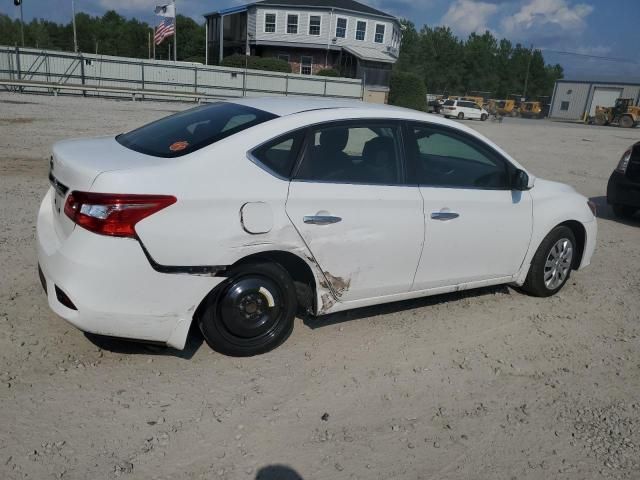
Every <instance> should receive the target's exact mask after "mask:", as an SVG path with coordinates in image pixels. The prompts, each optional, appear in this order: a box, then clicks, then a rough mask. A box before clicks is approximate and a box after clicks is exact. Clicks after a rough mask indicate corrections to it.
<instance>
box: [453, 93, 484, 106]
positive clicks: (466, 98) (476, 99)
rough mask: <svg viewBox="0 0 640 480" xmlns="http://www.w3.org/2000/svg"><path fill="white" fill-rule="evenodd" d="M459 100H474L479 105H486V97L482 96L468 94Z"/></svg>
mask: <svg viewBox="0 0 640 480" xmlns="http://www.w3.org/2000/svg"><path fill="white" fill-rule="evenodd" d="M459 100H466V101H467V102H473V103H475V104H476V105H478V106H479V107H482V106H484V98H482V97H471V96H466V97H460V99H459Z"/></svg>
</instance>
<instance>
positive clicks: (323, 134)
mask: <svg viewBox="0 0 640 480" xmlns="http://www.w3.org/2000/svg"><path fill="white" fill-rule="evenodd" d="M399 143H400V142H399V127H398V126H397V125H396V124H387V123H377V122H372V123H369V122H367V121H364V122H363V123H360V122H357V123H356V122H354V123H349V124H345V125H336V126H327V127H323V128H319V129H316V130H314V131H312V133H311V136H310V142H309V144H308V145H307V148H306V152H305V156H304V158H303V160H302V163H301V165H300V168H299V170H298V172H297V175H296V179H298V180H306V181H316V182H328V183H354V184H367V185H397V184H399V183H402V181H403V179H402V164H401V159H400V155H399Z"/></svg>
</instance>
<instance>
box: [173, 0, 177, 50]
mask: <svg viewBox="0 0 640 480" xmlns="http://www.w3.org/2000/svg"><path fill="white" fill-rule="evenodd" d="M172 2H173V14H174V15H175V17H174V18H173V22H174V24H173V61H174V62H177V61H178V12H177V11H176V0H172Z"/></svg>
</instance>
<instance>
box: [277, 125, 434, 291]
mask: <svg viewBox="0 0 640 480" xmlns="http://www.w3.org/2000/svg"><path fill="white" fill-rule="evenodd" d="M405 176H406V174H405V164H404V156H403V147H402V142H401V124H400V122H396V121H376V120H358V121H355V120H354V121H347V122H331V123H326V124H322V125H320V126H317V127H313V128H311V129H310V130H309V132H308V134H307V141H306V146H305V148H304V151H303V154H302V156H301V159H300V162H299V166H298V167H297V169H296V171H295V172H294V176H293V179H292V181H291V184H290V187H289V195H288V199H287V205H286V211H287V215H288V216H289V218H290V219H291V222H292V223H293V225H294V226H295V228H296V229H297V230H298V232H299V233H300V235H301V237H302V238H303V239H304V241H305V243H306V244H307V246H308V248H309V250H310V251H311V253H312V254H313V257H314V259H315V261H316V262H317V263H318V265H319V266H320V268H321V269H322V271H323V272H324V276H325V281H326V283H327V284H328V285H329V286H330V287H331V289H332V291H333V293H334V295H335V297H336V299H338V300H340V301H344V302H348V301H353V300H361V299H366V298H373V297H378V296H384V295H390V294H394V293H400V292H408V291H409V290H410V288H411V284H412V281H413V276H414V274H415V269H416V267H417V265H418V260H419V258H420V252H421V249H422V242H423V239H424V217H423V205H422V196H421V195H420V190H419V188H418V187H417V186H415V185H414V186H407V185H406V184H405Z"/></svg>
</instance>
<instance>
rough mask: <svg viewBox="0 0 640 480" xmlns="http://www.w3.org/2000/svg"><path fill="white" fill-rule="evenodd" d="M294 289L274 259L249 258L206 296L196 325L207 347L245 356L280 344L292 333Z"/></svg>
mask: <svg viewBox="0 0 640 480" xmlns="http://www.w3.org/2000/svg"><path fill="white" fill-rule="evenodd" d="M297 307H298V305H297V297H296V290H295V286H294V284H293V281H292V280H291V277H290V276H289V274H288V273H287V271H286V270H285V269H284V268H282V267H281V266H280V265H279V264H277V263H266V262H265V263H249V264H245V265H239V266H238V267H235V268H233V269H232V270H231V271H230V272H229V278H228V279H227V280H225V281H224V282H223V283H222V284H221V285H220V286H219V287H218V288H216V289H215V290H214V291H213V292H211V293H210V294H209V296H208V297H207V298H206V299H205V302H204V304H203V307H202V308H201V312H200V313H199V314H198V325H199V326H200V330H201V331H202V335H203V336H204V338H205V340H206V341H207V343H208V344H209V346H210V347H211V348H213V349H214V350H215V351H217V352H220V353H222V354H225V355H232V356H237V357H248V356H252V355H259V354H261V353H266V352H268V351H270V350H273V349H274V348H276V347H278V346H279V345H281V344H282V343H283V342H284V341H285V340H286V339H287V338H288V337H289V335H290V334H291V332H292V330H293V322H294V318H295V313H296V310H297Z"/></svg>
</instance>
